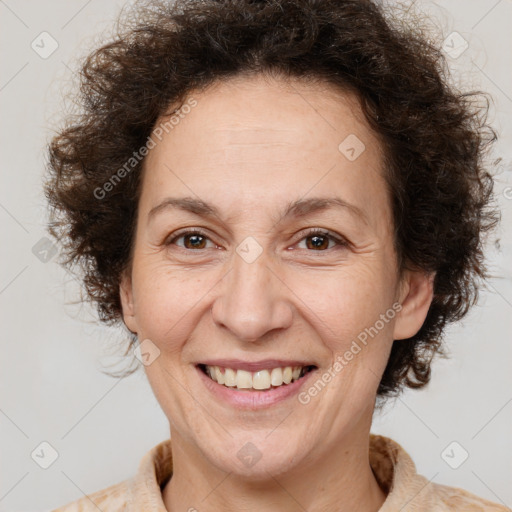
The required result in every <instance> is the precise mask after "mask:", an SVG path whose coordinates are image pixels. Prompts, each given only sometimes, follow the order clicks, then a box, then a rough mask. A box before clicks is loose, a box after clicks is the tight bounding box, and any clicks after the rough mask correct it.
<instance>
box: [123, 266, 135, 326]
mask: <svg viewBox="0 0 512 512" xmlns="http://www.w3.org/2000/svg"><path fill="white" fill-rule="evenodd" d="M119 296H120V298H121V306H122V309H123V320H124V323H125V325H126V327H128V329H129V330H130V331H131V332H133V333H134V334H137V322H136V319H135V307H134V302H133V289H132V278H131V275H130V272H129V271H128V270H126V271H124V272H122V274H121V280H120V284H119Z"/></svg>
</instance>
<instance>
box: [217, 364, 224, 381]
mask: <svg viewBox="0 0 512 512" xmlns="http://www.w3.org/2000/svg"><path fill="white" fill-rule="evenodd" d="M215 380H216V381H217V382H218V383H219V384H224V375H223V374H222V372H221V371H220V368H219V367H218V366H215Z"/></svg>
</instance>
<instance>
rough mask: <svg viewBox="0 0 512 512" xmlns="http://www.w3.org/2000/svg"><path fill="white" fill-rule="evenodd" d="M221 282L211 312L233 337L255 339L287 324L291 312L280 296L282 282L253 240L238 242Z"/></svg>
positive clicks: (215, 319)
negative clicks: (229, 265)
mask: <svg viewBox="0 0 512 512" xmlns="http://www.w3.org/2000/svg"><path fill="white" fill-rule="evenodd" d="M258 247H259V248H258ZM258 253H259V254H258ZM222 281H223V283H224V284H223V287H222V293H221V294H220V295H219V296H218V297H217V299H216V301H215V303H214V305H213V307H212V315H213V319H214V321H215V322H216V323H217V324H219V325H223V326H224V327H225V328H227V329H229V330H230V331H231V332H232V333H233V336H235V337H237V338H238V339H241V340H245V341H256V340H258V339H261V338H262V337H263V336H264V335H265V334H266V333H267V332H268V331H271V330H273V329H277V328H284V327H287V326H289V324H290V322H291V317H292V312H291V309H290V305H289V304H288V303H287V301H286V297H285V295H283V284H282V283H281V282H280V280H279V279H278V278H277V277H276V276H275V275H274V272H273V270H272V269H271V262H270V261H269V258H268V257H267V256H266V254H265V252H264V251H263V249H262V248H261V246H259V244H258V246H257V245H256V243H255V241H254V239H253V240H247V239H246V240H245V241H244V242H242V243H241V244H240V246H239V247H238V248H237V253H236V254H234V255H233V267H232V270H231V272H229V273H228V275H227V276H226V277H225V278H224V279H223V280H222Z"/></svg>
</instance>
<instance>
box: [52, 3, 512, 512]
mask: <svg viewBox="0 0 512 512" xmlns="http://www.w3.org/2000/svg"><path fill="white" fill-rule="evenodd" d="M134 13H135V14H136V16H135V15H134V16H133V21H134V22H135V23H134V24H133V23H132V24H131V25H130V24H129V26H128V27H127V29H126V31H125V32H124V33H122V34H120V36H119V38H118V39H117V40H116V41H114V42H112V43H111V44H108V45H105V46H104V47H102V48H100V49H98V50H97V51H96V52H94V53H93V54H92V55H91V56H90V57H89V58H88V60H87V61H86V63H85V64H84V67H83V70H82V76H83V83H82V98H83V107H84V112H83V115H82V117H81V118H80V119H79V120H78V122H74V124H73V125H71V126H70V127H68V128H66V129H64V130H63V131H62V132H61V133H60V134H59V135H58V136H57V137H56V138H55V139H54V140H53V141H52V143H51V145H50V149H49V151H50V166H49V167H50V175H49V179H48V183H47V185H46V193H47V196H48V199H49V201H50V204H51V205H52V207H53V209H54V211H53V222H52V224H51V226H50V230H51V232H52V234H53V235H54V236H56V237H57V238H59V239H60V240H61V241H62V243H63V244H64V245H65V247H66V248H67V256H68V259H67V263H68V264H69V263H77V262H79V263H81V264H82V268H83V270H84V277H83V279H84V283H85V285H86V287H87V291H88V293H89V297H90V299H91V300H93V301H95V302H96V304H97V307H98V311H99V314H100V318H101V319H102V320H103V321H105V322H106V323H116V322H122V323H123V325H124V326H126V328H127V329H128V330H129V332H130V336H131V343H130V346H129V350H133V351H134V354H135V355H136V357H137V358H139V359H140V361H141V362H142V363H143V365H144V368H145V371H146V373H147V377H148V379H149V382H150V384H151V387H152V389H153V391H154V393H155V396H156V397H157V399H158V401H159V403H160V405H161V407H162V409H163V411H164V412H165V414H166V416H167V418H168V419H169V423H170V431H171V439H169V440H167V441H164V442H162V443H160V444H159V445H158V446H156V447H155V448H154V449H153V450H151V451H150V452H149V453H148V454H147V455H146V456H145V457H144V459H143V460H142V462H141V465H140V469H139V472H138V473H137V475H136V476H134V478H133V479H130V480H127V481H124V482H121V483H120V484H117V485H115V486H112V487H109V488H108V489H105V490H103V491H99V492H97V493H94V494H92V495H90V496H88V497H84V498H82V499H80V500H78V501H77V502H74V503H71V504H69V505H67V506H64V507H62V508H60V509H58V510H59V511H71V510H97V509H100V510H102V511H111V510H128V509H129V510H145V511H149V510H155V511H156V510H168V511H178V510H179V511H181V510H183V511H186V510H188V511H196V510H197V511H200V512H203V511H218V510H226V511H230V510H262V509H264V510H279V511H292V510H293V511H296V510H308V511H327V510H329V511H331V510H359V511H368V512H369V511H377V510H380V511H397V510H429V511H431V510H436V511H437V510H439V511H441V510H465V511H468V510H506V508H505V507H503V506H501V505H498V504H494V503H491V502H489V501H487V500H484V499H482V498H479V497H477V496H475V495H473V494H471V493H469V492H468V491H465V490H462V489H458V488H452V487H447V486H443V485H440V484H436V483H432V482H429V481H428V480H427V479H426V478H425V477H423V476H421V475H418V474H417V473H416V470H415V467H414V463H413V462H412V460H411V458H410V457H409V456H408V454H407V453H406V452H405V451H404V450H403V449H402V448H401V447H400V445H398V444H397V443H396V442H394V441H392V440H391V439H389V438H385V437H382V436H376V435H370V427H371V420H372V414H373V411H374V409H375V407H376V404H377V406H379V405H381V403H382V401H383V400H384V399H385V398H386V397H389V396H393V395H395V396H396V395H397V394H398V393H399V392H400V390H401V389H403V388H404V387H413V388H420V387H423V386H425V385H426V384H427V383H428V381H429V378H430V363H431V360H432V358H433V356H434V355H435V354H436V353H441V352H442V347H441V338H442V334H443V332H444V328H445V326H446V325H447V324H448V323H449V322H452V321H455V320H458V319H460V318H462V317H463V316H464V315H465V314H466V312H467V311H468V308H469V306H470V305H471V304H472V303H473V302H474V300H475V298H476V290H477V283H478V281H479V279H481V278H483V277H485V275H486V273H485V267H484V265H483V263H482V256H483V254H482V246H483V235H484V234H485V232H487V231H489V230H490V229H491V228H493V227H494V226H495V224H496V222H497V219H498V214H497V212H495V211H493V210H492V209H491V208H490V203H491V199H492V178H491V176H490V175H489V174H488V173H487V171H486V170H485V169H484V166H483V155H484V152H485V150H486V149H487V147H488V146H489V145H490V143H491V142H492V141H493V140H494V132H493V131H492V130H491V129H490V128H489V127H488V126H487V125H486V124H485V123H484V121H483V118H482V116H481V115H480V113H479V112H478V111H475V110H474V109H473V107H472V106H471V103H470V99H468V98H467V97H466V96H464V95H461V94H458V93H456V92H454V91H452V90H451V89H450V88H449V86H448V85H447V84H446V82H445V81H444V79H443V76H444V75H443V71H442V70H443V68H442V66H443V61H442V56H441V54H440V52H439V51H438V50H437V49H436V48H435V47H433V46H432V45H431V44H430V43H427V41H425V40H424V39H423V38H422V37H421V36H420V35H417V34H415V33H414V32H413V31H412V29H411V30H409V31H407V30H406V29H404V28H401V29H400V30H399V29H398V28H396V27H395V26H394V25H393V23H392V22H391V21H390V20H389V19H386V17H385V16H384V15H383V13H382V12H381V8H379V7H377V6H376V5H374V4H373V3H371V2H367V1H361V0H347V1H345V0H344V1H340V0H284V1H274V2H271V1H249V0H240V1H216V0H207V1H202V2H200V1H198V0H191V1H185V0H183V1H180V2H178V3H176V4H174V5H170V4H167V3H161V4H157V3H156V2H152V3H151V4H148V6H147V8H144V7H142V6H139V7H138V9H137V10H135V11H134ZM127 353H128V352H127Z"/></svg>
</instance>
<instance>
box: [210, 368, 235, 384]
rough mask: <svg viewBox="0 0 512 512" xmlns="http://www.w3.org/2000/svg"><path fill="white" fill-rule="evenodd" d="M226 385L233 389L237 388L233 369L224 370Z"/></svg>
mask: <svg viewBox="0 0 512 512" xmlns="http://www.w3.org/2000/svg"><path fill="white" fill-rule="evenodd" d="M207 368H208V367H207ZM217 382H218V381H217ZM224 385H226V386H230V387H232V388H236V372H235V370H232V369H231V368H226V369H225V370H224Z"/></svg>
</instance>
